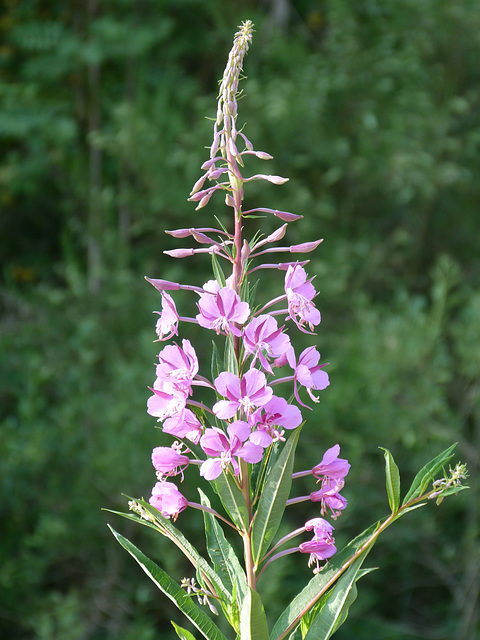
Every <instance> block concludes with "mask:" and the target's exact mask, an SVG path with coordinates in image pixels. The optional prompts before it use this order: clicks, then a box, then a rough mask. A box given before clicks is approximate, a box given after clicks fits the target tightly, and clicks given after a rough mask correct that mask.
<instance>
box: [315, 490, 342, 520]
mask: <svg viewBox="0 0 480 640" xmlns="http://www.w3.org/2000/svg"><path fill="white" fill-rule="evenodd" d="M342 486H343V485H342ZM310 500H311V501H312V502H320V505H321V506H320V513H321V514H322V516H324V515H325V514H326V513H327V510H328V509H330V511H331V515H332V518H333V519H334V520H336V519H337V518H338V516H339V515H340V514H341V512H342V511H343V510H344V509H345V507H346V506H347V501H346V500H345V498H344V497H343V496H341V495H340V494H339V493H338V484H337V483H333V484H332V485H329V483H325V484H322V488H321V489H320V490H319V491H315V492H314V493H311V494H310Z"/></svg>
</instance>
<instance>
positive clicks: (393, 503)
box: [380, 447, 400, 513]
mask: <svg viewBox="0 0 480 640" xmlns="http://www.w3.org/2000/svg"><path fill="white" fill-rule="evenodd" d="M380 449H382V451H384V452H385V477H386V481H387V495H388V504H389V505H390V509H391V510H392V513H397V511H398V507H399V506H400V472H399V471H398V467H397V464H396V463H395V460H394V459H393V456H392V454H391V453H390V451H389V450H388V449H384V448H383V447H380Z"/></svg>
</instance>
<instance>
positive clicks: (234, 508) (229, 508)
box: [212, 471, 248, 531]
mask: <svg viewBox="0 0 480 640" xmlns="http://www.w3.org/2000/svg"><path fill="white" fill-rule="evenodd" d="M212 486H213V488H214V490H215V492H216V493H217V495H218V496H219V498H220V500H221V502H222V504H223V506H224V508H225V511H226V512H227V513H228V515H229V516H230V519H231V520H232V522H233V524H234V525H235V526H236V527H238V528H239V529H240V530H241V531H247V529H248V509H247V504H246V502H245V498H244V497H243V494H242V492H241V491H240V489H239V488H238V486H237V484H236V482H235V480H234V479H233V477H232V476H231V474H230V473H226V472H225V471H224V472H222V473H221V474H220V475H219V476H218V478H216V479H215V480H212Z"/></svg>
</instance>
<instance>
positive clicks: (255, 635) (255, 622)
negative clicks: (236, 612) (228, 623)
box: [240, 587, 268, 640]
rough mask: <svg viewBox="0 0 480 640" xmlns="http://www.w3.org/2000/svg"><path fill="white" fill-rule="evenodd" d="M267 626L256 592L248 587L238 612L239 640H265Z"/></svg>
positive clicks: (266, 637)
mask: <svg viewBox="0 0 480 640" xmlns="http://www.w3.org/2000/svg"><path fill="white" fill-rule="evenodd" d="M267 639H268V626H267V618H266V616H265V611H264V609H263V605H262V601H261V599H260V596H259V594H258V592H257V591H254V590H253V589H252V588H251V587H248V592H247V595H246V596H245V599H244V601H243V605H242V609H241V612H240V640H267Z"/></svg>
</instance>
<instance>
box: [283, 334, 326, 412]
mask: <svg viewBox="0 0 480 640" xmlns="http://www.w3.org/2000/svg"><path fill="white" fill-rule="evenodd" d="M286 355H287V360H288V364H289V365H290V366H291V368H292V369H293V370H294V377H293V379H294V393H295V398H296V400H297V402H299V403H300V404H301V405H302V406H303V407H306V406H307V405H305V404H303V402H302V401H301V400H300V398H299V396H298V391H297V382H299V383H300V384H301V385H302V386H303V387H305V388H306V390H307V393H308V395H309V396H310V398H311V399H312V400H313V401H314V402H318V398H317V397H316V396H314V395H313V393H312V389H314V390H315V391H322V390H323V389H326V388H327V387H328V385H329V384H330V381H329V379H328V374H327V373H326V371H323V367H324V366H326V365H324V364H321V365H319V364H318V361H319V360H320V354H319V353H318V351H317V350H316V348H315V347H307V348H306V349H305V350H304V351H302V353H301V354H300V357H299V358H298V363H297V362H296V360H295V351H294V350H293V347H291V348H290V349H289V350H288V351H287V354H286Z"/></svg>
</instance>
